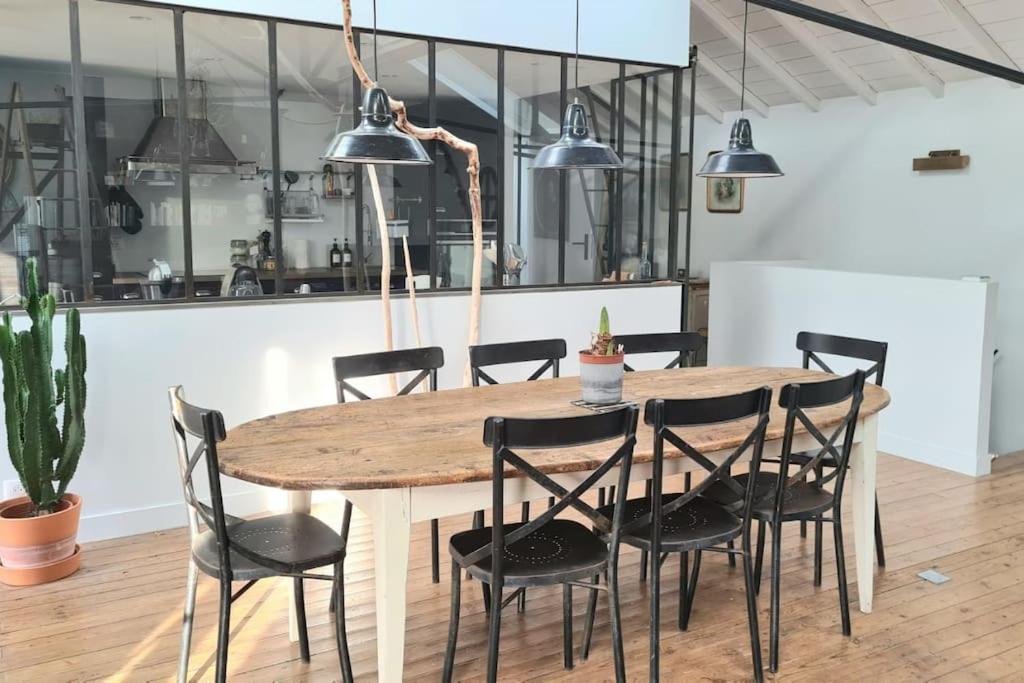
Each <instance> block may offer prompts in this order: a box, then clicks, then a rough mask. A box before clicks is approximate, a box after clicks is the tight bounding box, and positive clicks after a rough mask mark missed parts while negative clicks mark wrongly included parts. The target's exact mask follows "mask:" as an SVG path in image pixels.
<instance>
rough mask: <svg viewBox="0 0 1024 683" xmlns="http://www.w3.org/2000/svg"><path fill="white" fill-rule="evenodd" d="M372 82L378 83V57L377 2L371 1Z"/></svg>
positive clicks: (375, 0)
mask: <svg viewBox="0 0 1024 683" xmlns="http://www.w3.org/2000/svg"><path fill="white" fill-rule="evenodd" d="M373 80H375V81H377V82H378V83H379V82H380V55H379V54H378V53H377V0H373Z"/></svg>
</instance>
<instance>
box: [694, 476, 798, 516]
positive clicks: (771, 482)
mask: <svg viewBox="0 0 1024 683" xmlns="http://www.w3.org/2000/svg"><path fill="white" fill-rule="evenodd" d="M749 478H750V475H749V474H737V475H736V476H735V477H733V479H734V480H735V481H736V483H737V484H739V485H740V486H741V487H743V488H744V489H746V487H747V481H749ZM778 481H779V474H778V472H761V473H759V474H758V475H757V487H756V488H755V489H754V498H755V500H762V499H764V497H765V496H768V495H770V494H771V493H773V492H774V491H775V487H776V486H777V485H778ZM701 497H702V498H706V499H707V500H710V501H712V502H713V503H717V504H719V505H721V506H722V507H724V508H726V509H728V510H735V509H738V508H740V507H742V506H743V499H742V498H741V497H740V494H738V493H736V492H735V491H733V490H732V489H731V488H729V487H728V486H726V485H725V484H723V483H722V482H721V481H716V482H715V483H714V484H712V485H711V486H709V487H708V488H707V490H706V491H704V493H702V494H701Z"/></svg>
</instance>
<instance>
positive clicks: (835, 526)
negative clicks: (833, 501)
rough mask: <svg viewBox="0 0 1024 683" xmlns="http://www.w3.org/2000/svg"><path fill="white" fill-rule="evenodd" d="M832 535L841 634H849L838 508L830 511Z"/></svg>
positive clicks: (844, 563)
mask: <svg viewBox="0 0 1024 683" xmlns="http://www.w3.org/2000/svg"><path fill="white" fill-rule="evenodd" d="M832 517H833V519H834V520H835V521H833V522H832V536H833V537H834V538H835V543H836V577H837V580H838V581H839V613H840V614H841V615H842V619H843V635H844V636H848V635H850V632H851V629H850V599H849V596H848V595H847V588H846V555H845V554H844V552H843V522H842V520H841V519H840V515H839V510H835V511H834V512H833V513H832Z"/></svg>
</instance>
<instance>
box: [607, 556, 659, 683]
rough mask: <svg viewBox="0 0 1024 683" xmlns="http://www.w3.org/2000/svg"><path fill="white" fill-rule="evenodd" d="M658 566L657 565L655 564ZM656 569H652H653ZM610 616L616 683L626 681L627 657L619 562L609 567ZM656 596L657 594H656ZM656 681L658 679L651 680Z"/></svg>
mask: <svg viewBox="0 0 1024 683" xmlns="http://www.w3.org/2000/svg"><path fill="white" fill-rule="evenodd" d="M654 566H657V563H654ZM653 568H654V567H652V569H653ZM607 581H608V616H609V620H610V621H611V626H612V657H613V658H614V660H615V680H616V683H624V682H625V680H626V655H625V653H624V652H623V650H622V617H621V615H620V614H619V562H618V558H616V559H615V560H613V561H612V562H611V564H609V565H608V579H607ZM655 594H656V593H655ZM651 680H652V681H656V680H657V678H653V679H651Z"/></svg>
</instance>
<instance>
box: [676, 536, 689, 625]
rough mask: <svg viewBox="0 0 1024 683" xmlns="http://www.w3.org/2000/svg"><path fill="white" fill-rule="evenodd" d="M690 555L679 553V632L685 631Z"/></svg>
mask: <svg viewBox="0 0 1024 683" xmlns="http://www.w3.org/2000/svg"><path fill="white" fill-rule="evenodd" d="M689 579H690V554H689V553H679V617H678V622H679V630H680V631H685V630H686V627H685V626H684V625H683V613H684V612H685V611H686V596H687V595H689V594H690V580H689Z"/></svg>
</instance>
